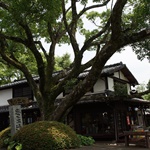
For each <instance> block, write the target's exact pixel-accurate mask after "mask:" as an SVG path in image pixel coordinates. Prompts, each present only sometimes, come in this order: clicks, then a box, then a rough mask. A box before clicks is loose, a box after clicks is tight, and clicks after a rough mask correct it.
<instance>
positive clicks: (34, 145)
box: [12, 121, 80, 150]
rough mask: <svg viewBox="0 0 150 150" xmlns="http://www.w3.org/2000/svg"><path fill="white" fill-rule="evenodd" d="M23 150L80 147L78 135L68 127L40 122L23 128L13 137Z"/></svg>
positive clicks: (52, 122) (56, 123) (49, 122)
mask: <svg viewBox="0 0 150 150" xmlns="http://www.w3.org/2000/svg"><path fill="white" fill-rule="evenodd" d="M12 140H13V141H17V142H19V143H21V144H22V150H58V149H69V148H76V147H79V146H80V140H79V138H78V136H77V134H76V133H75V132H74V131H73V130H72V129H71V128H70V127H69V126H67V125H64V124H62V123H59V122H55V121H40V122H35V123H32V124H29V125H25V126H23V127H22V128H21V129H20V130H19V131H18V132H17V133H16V134H15V135H14V136H13V137H12Z"/></svg>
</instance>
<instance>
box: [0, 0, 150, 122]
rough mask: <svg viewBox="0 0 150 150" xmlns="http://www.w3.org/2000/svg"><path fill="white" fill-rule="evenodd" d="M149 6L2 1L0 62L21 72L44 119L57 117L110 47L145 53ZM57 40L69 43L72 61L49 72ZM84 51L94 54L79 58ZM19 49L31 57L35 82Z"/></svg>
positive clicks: (102, 0) (132, 0)
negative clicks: (70, 85) (66, 90)
mask: <svg viewBox="0 0 150 150" xmlns="http://www.w3.org/2000/svg"><path fill="white" fill-rule="evenodd" d="M149 6H150V1H149V0H115V1H113V0H92V1H90V0H89V1H88V0H71V1H68V0H49V1H47V0H42V1H41V0H11V1H10V0H1V1H0V57H1V60H2V61H1V62H2V63H7V64H11V65H12V66H14V67H15V68H17V69H18V70H20V71H21V72H22V73H23V74H24V76H25V77H26V79H27V81H28V83H29V85H30V86H31V88H32V90H33V92H34V96H35V97H36V100H37V102H38V105H39V107H40V110H41V113H42V116H43V119H44V120H60V119H61V118H62V117H63V116H64V114H65V112H66V110H68V109H69V108H70V107H72V106H73V105H75V104H76V103H77V102H78V101H79V99H80V98H81V97H82V96H83V95H84V94H85V93H86V92H87V91H89V90H90V89H91V87H92V86H93V85H94V84H95V82H96V81H97V79H98V76H99V75H100V73H101V71H102V69H103V67H104V65H105V64H106V62H107V60H108V59H109V58H110V57H111V56H112V55H113V54H114V53H115V52H117V51H120V50H121V49H123V48H124V47H125V46H127V45H130V46H132V47H133V48H134V51H135V52H136V53H137V54H138V56H139V57H141V58H142V57H146V56H147V57H149V43H150V41H149V40H150V28H149V23H150V21H149V18H150V17H149V16H150V9H149V8H150V7H149ZM79 34H80V36H82V40H81V39H80V36H79ZM43 40H44V41H45V42H47V44H48V45H49V46H48V48H45V47H44V44H43V42H42V41H43ZM61 44H70V46H71V48H70V51H73V54H74V60H73V62H72V63H71V64H70V66H69V67H68V68H66V69H64V70H63V71H61V72H59V73H58V74H55V76H54V75H53V73H54V71H55V67H54V65H55V51H56V48H57V46H58V45H61ZM88 50H95V51H96V54H95V56H94V57H93V58H91V60H89V61H88V62H86V63H82V59H83V57H84V53H85V52H86V51H88ZM62 51H63V49H62ZM41 52H42V53H41ZM22 54H24V55H26V56H27V57H26V59H28V56H29V55H31V56H32V58H33V59H32V60H34V61H35V62H36V66H37V70H36V71H37V73H38V75H39V78H40V80H39V81H40V82H39V85H37V84H36V82H35V81H34V78H33V76H32V74H31V71H30V68H29V67H28V65H27V63H24V61H22V60H21V57H20V56H21V55H22ZM89 67H91V69H90V72H89V74H88V76H87V77H86V78H85V79H84V80H83V81H81V82H79V83H78V84H77V85H76V86H73V90H72V91H71V92H70V93H69V94H68V95H66V96H65V97H64V99H63V101H62V102H61V103H60V104H59V106H55V105H54V102H55V99H56V98H57V96H58V95H59V94H60V93H62V92H63V90H64V86H65V85H66V83H68V82H69V81H70V80H72V79H75V78H77V77H78V75H79V74H80V73H81V72H83V71H84V70H85V69H87V68H89ZM60 79H61V80H60Z"/></svg>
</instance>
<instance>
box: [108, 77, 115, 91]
mask: <svg viewBox="0 0 150 150" xmlns="http://www.w3.org/2000/svg"><path fill="white" fill-rule="evenodd" d="M107 80H108V90H110V91H114V80H113V79H112V78H109V77H108V78H107Z"/></svg>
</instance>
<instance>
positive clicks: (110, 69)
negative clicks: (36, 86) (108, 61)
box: [0, 62, 138, 89]
mask: <svg viewBox="0 0 150 150" xmlns="http://www.w3.org/2000/svg"><path fill="white" fill-rule="evenodd" d="M117 71H122V72H123V74H124V75H125V76H126V77H127V79H128V80H129V81H130V83H132V84H138V81H137V80H136V79H135V77H134V76H133V75H132V73H131V72H130V71H129V69H128V68H127V67H126V65H125V64H123V63H122V62H120V63H116V64H112V65H107V66H105V67H104V68H103V70H102V73H101V76H105V75H106V76H109V75H112V74H113V73H114V72H117ZM58 73H59V71H58V72H55V73H54V74H53V76H55V75H56V74H58ZM88 73H89V70H86V71H84V72H83V73H80V75H79V77H78V78H84V77H86V76H87V75H88ZM34 79H35V80H37V81H38V80H39V77H38V76H35V77H34ZM24 83H27V80H26V79H22V80H17V81H14V82H11V83H8V84H4V85H1V86H0V89H5V88H11V87H13V86H15V85H19V84H24Z"/></svg>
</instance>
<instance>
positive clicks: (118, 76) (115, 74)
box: [114, 71, 128, 81]
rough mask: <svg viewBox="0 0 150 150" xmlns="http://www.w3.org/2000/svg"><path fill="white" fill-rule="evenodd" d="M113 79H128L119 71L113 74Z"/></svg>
mask: <svg viewBox="0 0 150 150" xmlns="http://www.w3.org/2000/svg"><path fill="white" fill-rule="evenodd" d="M114 77H117V78H119V79H122V80H125V81H128V79H127V78H126V77H125V76H124V74H123V73H122V72H121V71H120V72H115V73H114Z"/></svg>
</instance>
